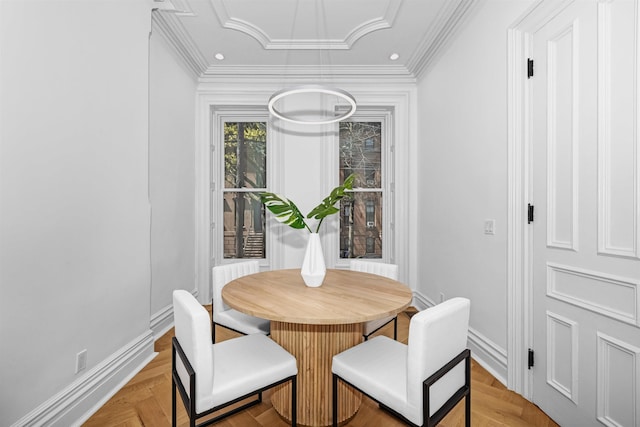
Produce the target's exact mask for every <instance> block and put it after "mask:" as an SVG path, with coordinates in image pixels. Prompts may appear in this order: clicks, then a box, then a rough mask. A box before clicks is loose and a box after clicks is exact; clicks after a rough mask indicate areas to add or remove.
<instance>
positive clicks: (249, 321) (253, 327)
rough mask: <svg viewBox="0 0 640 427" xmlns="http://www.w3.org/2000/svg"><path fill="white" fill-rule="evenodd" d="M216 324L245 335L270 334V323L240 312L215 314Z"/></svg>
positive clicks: (232, 311) (232, 310) (231, 311)
mask: <svg viewBox="0 0 640 427" xmlns="http://www.w3.org/2000/svg"><path fill="white" fill-rule="evenodd" d="M213 321H214V322H215V323H218V324H220V325H223V326H226V327H228V328H231V329H233V330H236V331H238V332H242V333H243V334H247V335H249V334H265V335H267V334H269V330H270V322H269V320H267V319H261V318H260V317H254V316H249V315H248V314H244V313H241V312H239V311H238V310H234V309H229V310H225V311H223V312H219V313H216V312H214V319H213Z"/></svg>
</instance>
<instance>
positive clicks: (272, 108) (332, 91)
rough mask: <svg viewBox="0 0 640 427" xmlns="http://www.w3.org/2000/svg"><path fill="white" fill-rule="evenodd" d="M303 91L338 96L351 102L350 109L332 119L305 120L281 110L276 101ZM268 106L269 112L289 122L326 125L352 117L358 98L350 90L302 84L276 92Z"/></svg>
mask: <svg viewBox="0 0 640 427" xmlns="http://www.w3.org/2000/svg"><path fill="white" fill-rule="evenodd" d="M301 93H310V94H319V95H332V96H337V97H338V98H341V99H343V100H345V101H346V102H347V103H348V104H349V109H348V110H346V111H345V112H343V113H340V114H339V115H337V116H335V117H332V118H330V119H320V120H305V119H301V118H296V117H294V116H293V115H292V114H291V113H284V112H283V111H282V110H279V109H278V108H277V106H276V103H277V102H278V101H279V100H281V99H283V98H286V97H288V96H293V95H298V94H301ZM268 107H269V112H271V114H273V115H274V116H275V117H278V118H279V119H281V120H285V121H287V122H291V123H297V124H302V125H326V124H329V123H336V122H339V121H342V120H345V119H347V118H349V117H351V116H352V115H353V114H354V113H355V112H356V100H355V98H354V97H353V95H351V94H350V93H349V92H347V91H345V90H342V89H338V88H334V87H330V86H325V85H302V86H294V87H290V88H287V89H282V90H279V91H278V92H275V93H274V94H273V95H271V97H270V98H269V104H268Z"/></svg>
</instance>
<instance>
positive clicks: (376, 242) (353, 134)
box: [339, 121, 385, 258]
mask: <svg viewBox="0 0 640 427" xmlns="http://www.w3.org/2000/svg"><path fill="white" fill-rule="evenodd" d="M382 125H383V122H382V121H351V122H346V121H345V122H341V123H340V129H339V152H340V160H339V162H340V183H342V182H344V179H345V178H346V177H348V176H349V175H351V174H356V180H355V184H354V188H353V191H351V192H350V193H351V194H350V196H349V197H345V198H344V199H343V200H342V202H341V212H342V215H340V258H362V257H366V258H382V255H383V254H382V248H383V245H382V233H383V223H382V220H383V215H382V213H383V200H384V192H385V191H384V187H383V179H382V178H383V177H382V171H383V164H382V163H383V155H382V154H383V150H382V147H383V128H382Z"/></svg>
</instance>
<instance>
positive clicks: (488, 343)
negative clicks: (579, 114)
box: [418, 0, 532, 381]
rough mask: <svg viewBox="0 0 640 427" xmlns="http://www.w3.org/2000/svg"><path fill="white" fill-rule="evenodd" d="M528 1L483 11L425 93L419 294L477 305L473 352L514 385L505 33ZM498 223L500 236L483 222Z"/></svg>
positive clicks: (425, 83)
mask: <svg viewBox="0 0 640 427" xmlns="http://www.w3.org/2000/svg"><path fill="white" fill-rule="evenodd" d="M531 4H532V1H529V0H518V1H513V0H508V1H507V0H490V1H486V2H483V3H482V4H481V5H480V6H479V7H478V10H477V11H476V13H475V14H474V15H473V16H472V17H471V18H470V19H469V20H468V22H466V24H465V25H464V28H463V29H462V30H460V32H459V33H458V34H457V36H456V38H455V39H454V40H453V41H452V43H451V45H450V46H449V47H448V49H447V50H446V52H444V54H442V56H441V57H440V58H439V60H438V61H437V63H436V64H434V65H433V66H432V67H431V68H430V70H429V71H428V72H427V73H426V74H425V75H424V76H423V78H422V79H421V80H420V81H419V83H418V104H419V107H418V110H419V135H420V140H421V141H422V143H421V144H420V152H419V157H420V168H421V170H420V182H421V190H420V192H419V193H420V194H419V212H420V215H419V217H420V218H421V221H420V223H419V224H420V229H419V240H418V241H419V243H418V245H419V248H418V254H419V262H418V266H419V267H418V268H419V272H418V277H420V281H419V284H418V292H419V293H420V294H422V296H424V297H425V298H426V299H429V300H430V302H432V303H434V302H435V303H437V302H439V301H440V298H441V294H444V297H445V298H446V299H449V298H451V297H454V296H465V297H468V298H470V299H471V301H472V305H471V321H470V322H471V324H470V326H471V336H472V341H473V344H474V345H476V346H480V347H483V348H484V349H485V350H488V353H482V352H480V353H477V354H475V355H474V356H477V357H480V358H482V359H485V360H484V362H486V363H487V364H488V365H489V366H488V367H489V368H491V369H492V371H493V372H494V374H496V375H497V376H498V378H500V379H502V380H503V381H504V380H505V378H506V348H507V341H506V340H507V338H506V334H507V332H506V319H507V298H506V295H507V288H506V283H507V235H506V230H507V223H506V221H507V28H508V27H509V26H511V25H512V23H513V22H514V21H515V20H516V19H517V18H518V17H519V16H520V15H521V14H522V13H523V12H524V11H525V10H526V9H527V8H528V7H529V6H530V5H531ZM485 219H494V220H495V224H496V227H495V235H485V234H484V220H485Z"/></svg>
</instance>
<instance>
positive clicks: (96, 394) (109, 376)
mask: <svg viewBox="0 0 640 427" xmlns="http://www.w3.org/2000/svg"><path fill="white" fill-rule="evenodd" d="M153 343H154V340H153V333H152V331H151V330H148V331H147V332H145V333H144V334H142V335H140V336H139V337H137V338H136V339H134V340H133V341H131V342H130V343H129V344H127V345H125V346H124V347H122V348H121V349H120V350H118V351H117V352H116V353H114V354H112V355H111V356H110V357H108V358H107V359H105V360H104V361H102V362H101V363H100V364H99V365H97V366H95V367H94V368H93V369H91V370H90V371H88V372H87V373H86V374H85V375H83V376H82V377H80V378H78V379H77V380H76V381H74V382H73V383H71V384H70V385H69V386H68V387H66V388H65V389H63V390H62V391H61V392H59V393H58V394H56V395H55V396H53V397H52V398H50V399H49V400H47V401H46V402H44V403H43V404H42V405H40V406H38V407H37V408H36V409H34V410H33V411H31V412H30V413H28V414H27V415H25V416H24V417H22V418H21V419H19V420H18V421H16V422H15V423H14V424H13V426H12V427H23V426H29V427H31V426H34V427H35V426H44V425H46V426H60V427H67V426H80V425H82V423H83V422H85V421H86V420H87V419H89V417H90V416H91V415H93V414H94V413H95V412H96V411H97V410H98V409H100V407H102V405H104V404H105V403H106V402H107V401H108V400H109V399H110V398H111V397H112V396H113V395H114V394H115V393H116V392H117V391H118V390H120V389H121V388H122V387H123V386H124V385H125V384H126V383H127V382H128V381H129V380H130V379H131V378H133V376H134V375H136V374H137V373H138V372H140V370H141V369H142V368H143V367H144V366H146V365H147V364H148V363H149V362H150V361H151V360H152V359H153V358H154V357H155V356H156V355H157V353H155V352H154V349H153Z"/></svg>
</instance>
